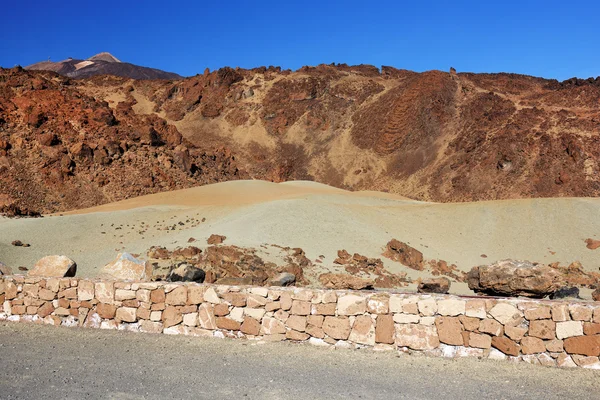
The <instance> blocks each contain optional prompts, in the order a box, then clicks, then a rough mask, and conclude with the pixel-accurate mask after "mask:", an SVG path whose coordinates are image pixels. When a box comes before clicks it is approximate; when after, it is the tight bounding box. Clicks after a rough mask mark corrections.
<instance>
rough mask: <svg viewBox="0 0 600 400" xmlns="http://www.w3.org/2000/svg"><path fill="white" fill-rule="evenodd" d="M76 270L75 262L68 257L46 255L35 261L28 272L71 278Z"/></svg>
mask: <svg viewBox="0 0 600 400" xmlns="http://www.w3.org/2000/svg"><path fill="white" fill-rule="evenodd" d="M76 272H77V264H76V263H75V261H73V260H71V259H70V258H69V257H65V256H46V257H44V258H42V259H41V260H39V261H38V262H36V263H35V265H34V266H33V269H32V270H31V271H29V272H28V275H29V276H44V277H57V278H64V277H69V278H72V277H74V276H75V273H76Z"/></svg>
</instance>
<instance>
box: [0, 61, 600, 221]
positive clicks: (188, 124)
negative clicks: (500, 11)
mask: <svg viewBox="0 0 600 400" xmlns="http://www.w3.org/2000/svg"><path fill="white" fill-rule="evenodd" d="M599 133H600V80H592V79H590V80H585V81H584V80H577V79H572V80H569V81H565V82H557V81H553V80H545V79H541V78H534V77H530V76H522V75H514V74H457V73H455V72H454V71H450V72H449V73H447V72H440V71H429V72H425V73H415V72H411V71H406V70H398V69H395V68H391V67H382V68H381V70H379V69H377V68H375V67H372V66H365V65H361V66H354V67H351V66H347V65H321V66H318V67H304V68H301V69H300V70H298V71H296V72H291V71H282V70H280V69H279V68H275V67H269V68H265V67H262V68H256V69H252V70H242V69H232V68H223V69H220V70H218V71H213V72H210V71H208V70H207V71H205V73H204V74H202V75H197V76H195V77H191V78H187V79H183V80H178V81H168V80H162V81H161V80H132V79H127V78H122V77H110V76H100V77H92V78H87V79H78V80H71V79H69V78H66V77H62V76H59V75H58V74H55V73H52V72H37V71H26V70H22V69H3V70H0V171H1V172H0V194H1V195H0V196H3V199H4V200H2V199H0V203H1V202H2V201H3V202H4V204H12V209H15V207H17V208H20V209H21V211H23V210H34V211H42V212H49V211H60V210H68V209H73V208H80V207H84V206H91V205H96V204H100V203H105V202H109V201H114V200H119V199H122V198H126V197H131V196H136V195H140V194H145V193H152V192H157V191H164V190H171V189H176V188H184V187H189V186H194V185H200V184H205V183H209V182H217V181H223V180H230V179H240V178H256V179H267V180H272V181H285V180H292V179H308V180H315V181H319V182H323V183H326V184H330V185H334V186H338V187H342V188H346V189H352V190H364V189H368V190H380V191H389V192H394V193H398V194H401V195H404V196H407V197H411V198H416V199H421V200H431V201H441V202H451V201H473V200H491V199H507V198H530V197H555V196H598V195H600V164H599V162H600V140H599Z"/></svg>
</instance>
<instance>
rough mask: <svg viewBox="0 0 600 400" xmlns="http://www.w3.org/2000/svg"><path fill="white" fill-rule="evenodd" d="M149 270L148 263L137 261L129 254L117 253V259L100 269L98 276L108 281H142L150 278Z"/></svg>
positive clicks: (150, 271) (150, 272)
mask: <svg viewBox="0 0 600 400" xmlns="http://www.w3.org/2000/svg"><path fill="white" fill-rule="evenodd" d="M151 268H152V267H151V265H150V263H148V262H145V261H142V260H138V259H137V258H135V257H134V256H132V255H131V254H129V253H119V254H117V258H115V259H114V260H113V261H112V262H110V263H109V264H106V265H105V266H104V268H102V270H101V271H100V276H101V277H106V278H108V279H119V280H120V279H123V280H132V281H143V280H146V279H148V278H150V276H151V274H152V269H151Z"/></svg>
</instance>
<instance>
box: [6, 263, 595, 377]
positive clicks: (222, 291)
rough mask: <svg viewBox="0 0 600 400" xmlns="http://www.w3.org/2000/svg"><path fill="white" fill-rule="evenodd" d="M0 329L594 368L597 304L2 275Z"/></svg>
mask: <svg viewBox="0 0 600 400" xmlns="http://www.w3.org/2000/svg"><path fill="white" fill-rule="evenodd" d="M0 305H1V306H0V320H8V321H16V322H19V321H23V322H36V323H44V324H52V325H66V326H83V327H88V328H100V329H119V330H127V331H135V332H148V333H164V334H182V335H193V336H214V337H220V338H223V337H230V338H240V339H241V338H245V339H249V340H265V341H281V340H291V341H299V342H308V343H310V344H314V345H319V346H336V347H345V348H357V347H373V348H374V349H376V350H400V351H405V352H424V353H426V354H430V355H435V356H443V357H463V356H472V357H486V358H492V359H502V360H511V361H526V362H530V363H534V364H541V365H547V366H558V367H577V366H579V367H584V368H596V369H600V360H599V356H600V304H598V303H591V302H588V303H585V302H569V301H534V300H521V299H497V298H484V297H481V298H461V297H457V296H450V295H426V294H395V293H382V292H364V291H360V292H359V291H335V290H315V289H306V288H265V287H239V286H223V285H201V284H195V283H163V282H139V283H136V282H124V281H107V280H92V279H78V278H43V277H24V276H20V275H13V276H0Z"/></svg>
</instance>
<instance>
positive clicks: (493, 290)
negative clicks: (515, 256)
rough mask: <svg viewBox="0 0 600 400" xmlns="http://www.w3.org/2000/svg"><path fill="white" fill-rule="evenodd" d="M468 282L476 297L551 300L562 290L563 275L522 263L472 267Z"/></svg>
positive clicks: (552, 270)
mask: <svg viewBox="0 0 600 400" xmlns="http://www.w3.org/2000/svg"><path fill="white" fill-rule="evenodd" d="M467 282H468V284H469V289H471V290H473V291H475V292H476V293H484V294H487V295H492V296H524V297H534V298H543V297H545V296H548V295H550V294H551V293H554V292H556V291H557V290H558V289H559V288H560V287H561V286H562V285H561V275H560V273H559V272H558V271H556V270H555V269H554V268H550V267H547V266H544V265H539V264H532V263H530V262H529V261H519V260H502V261H498V262H497V263H495V264H491V265H481V266H478V267H473V269H471V271H469V273H468V275H467Z"/></svg>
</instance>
